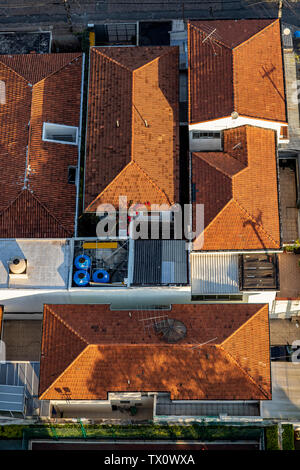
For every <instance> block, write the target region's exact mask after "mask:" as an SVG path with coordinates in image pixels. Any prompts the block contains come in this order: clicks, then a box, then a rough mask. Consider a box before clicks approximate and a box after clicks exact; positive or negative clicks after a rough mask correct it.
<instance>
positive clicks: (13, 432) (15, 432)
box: [0, 424, 24, 439]
mask: <svg viewBox="0 0 300 470" xmlns="http://www.w3.org/2000/svg"><path fill="white" fill-rule="evenodd" d="M23 429H24V426H22V425H16V424H10V425H7V426H0V439H22V435H23Z"/></svg>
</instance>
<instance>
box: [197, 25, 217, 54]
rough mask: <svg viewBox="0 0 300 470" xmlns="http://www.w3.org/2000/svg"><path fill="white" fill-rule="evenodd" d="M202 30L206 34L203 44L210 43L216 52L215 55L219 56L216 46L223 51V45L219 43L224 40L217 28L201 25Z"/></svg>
mask: <svg viewBox="0 0 300 470" xmlns="http://www.w3.org/2000/svg"><path fill="white" fill-rule="evenodd" d="M200 30H201V32H202V33H203V34H204V38H203V40H202V44H204V43H205V42H208V43H209V44H210V46H211V47H212V49H213V51H214V55H217V52H216V47H215V46H218V47H219V48H220V49H221V45H220V44H219V42H221V39H222V38H221V36H220V35H219V34H218V32H217V28H213V27H210V26H207V25H203V24H201V25H200Z"/></svg>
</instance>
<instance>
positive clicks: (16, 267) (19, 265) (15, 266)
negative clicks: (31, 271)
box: [8, 256, 26, 274]
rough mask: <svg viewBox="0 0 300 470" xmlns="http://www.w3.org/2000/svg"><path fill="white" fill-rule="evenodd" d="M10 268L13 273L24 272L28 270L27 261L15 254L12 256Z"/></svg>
mask: <svg viewBox="0 0 300 470" xmlns="http://www.w3.org/2000/svg"><path fill="white" fill-rule="evenodd" d="M8 265H9V270H10V272H12V273H13V274H22V273H24V271H26V261H25V259H24V258H19V257H18V256H15V257H14V258H12V259H11V260H10V261H9V263H8Z"/></svg>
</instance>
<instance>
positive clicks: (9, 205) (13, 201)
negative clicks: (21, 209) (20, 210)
mask: <svg viewBox="0 0 300 470" xmlns="http://www.w3.org/2000/svg"><path fill="white" fill-rule="evenodd" d="M24 190H25V189H24V188H22V189H21V190H20V192H19V193H18V194H17V196H16V197H15V198H14V199H13V200H12V201H11V202H10V203H9V204H8V205H7V206H5V207H4V208H3V209H2V210H1V211H0V215H2V214H3V212H5V211H6V210H7V209H9V208H10V207H11V206H12V205H13V204H14V203H15V202H16V200H17V199H18V198H19V197H21V195H22V194H23V191H24Z"/></svg>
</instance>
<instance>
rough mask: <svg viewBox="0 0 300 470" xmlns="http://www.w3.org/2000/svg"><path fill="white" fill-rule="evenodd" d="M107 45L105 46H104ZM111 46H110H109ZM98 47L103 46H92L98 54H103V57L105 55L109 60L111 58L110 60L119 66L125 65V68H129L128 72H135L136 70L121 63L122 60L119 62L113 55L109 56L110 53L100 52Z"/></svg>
mask: <svg viewBox="0 0 300 470" xmlns="http://www.w3.org/2000/svg"><path fill="white" fill-rule="evenodd" d="M104 47H105V46H104ZM108 47H109V46H108ZM98 48H101V46H92V50H94V51H95V52H97V53H98V54H100V55H102V57H105V58H106V59H107V60H109V61H110V62H113V63H114V64H116V65H118V66H119V67H123V68H124V69H125V70H127V71H128V72H130V73H132V74H133V72H134V70H135V69H134V70H131V69H130V68H129V67H127V66H126V65H124V64H121V63H120V62H118V61H117V60H116V59H113V58H112V57H109V56H108V55H106V54H104V53H102V52H100V50H98Z"/></svg>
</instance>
